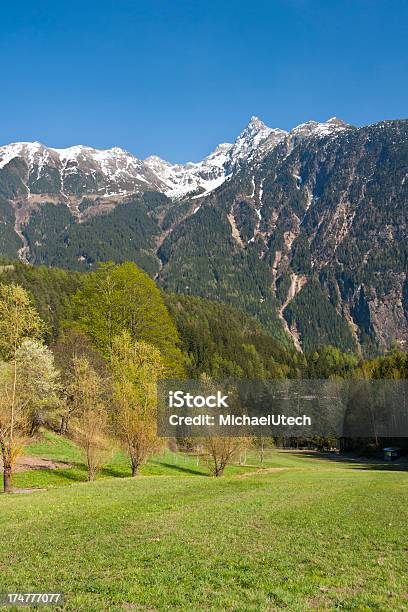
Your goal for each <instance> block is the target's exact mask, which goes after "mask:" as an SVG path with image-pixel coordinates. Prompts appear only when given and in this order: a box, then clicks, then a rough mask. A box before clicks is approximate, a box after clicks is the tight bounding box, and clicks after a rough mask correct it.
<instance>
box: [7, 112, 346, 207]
mask: <svg viewBox="0 0 408 612" xmlns="http://www.w3.org/2000/svg"><path fill="white" fill-rule="evenodd" d="M347 127H348V126H347V125H346V124H345V123H343V122H342V121H340V120H338V119H336V118H332V119H329V120H328V121H326V122H324V123H318V122H316V121H309V122H307V123H304V124H302V125H299V126H297V127H296V128H294V129H293V130H292V131H291V132H289V133H288V132H286V131H284V130H281V129H273V128H269V127H267V126H266V125H265V124H264V123H263V122H262V121H261V120H260V119H258V118H257V117H252V118H251V120H250V122H249V124H248V125H247V127H246V128H245V129H244V130H243V131H242V132H241V133H240V134H239V136H238V138H237V139H236V140H235V142H234V143H222V144H220V145H218V146H217V147H216V148H215V150H214V151H213V152H212V153H210V154H209V155H208V156H207V157H205V158H204V159H203V160H202V161H200V162H189V163H186V164H171V163H170V162H168V161H165V160H163V159H160V158H159V157H157V156H154V155H153V156H150V157H148V158H147V159H145V160H144V161H143V160H140V159H138V158H137V157H135V156H134V155H132V154H131V153H129V152H127V151H125V150H123V149H121V148H118V147H114V148H112V149H107V150H98V149H94V148H92V147H88V146H83V145H76V146H73V147H69V148H66V149H55V148H52V147H47V146H45V145H43V144H41V143H39V142H32V143H31V142H18V143H12V144H9V145H6V146H3V147H0V176H1V174H3V175H4V172H8V171H9V170H12V171H13V175H14V179H15V180H13V181H12V184H11V185H10V184H8V185H7V188H6V189H5V190H4V185H3V192H2V191H0V195H1V194H2V195H4V196H5V197H7V198H8V199H15V198H22V197H26V198H32V197H34V196H37V197H36V198H35V199H36V201H37V200H38V196H45V195H46V196H53V197H56V198H60V199H61V200H62V201H65V202H66V203H67V204H68V206H70V207H71V208H72V210H73V211H77V204H78V199H79V200H80V199H81V198H82V197H84V196H87V197H92V198H120V197H125V196H128V195H129V194H133V193H143V192H145V191H149V190H150V191H160V192H162V193H165V194H166V196H168V197H170V198H172V199H178V198H181V197H185V196H186V195H188V194H193V192H196V193H197V197H199V196H200V197H201V196H203V195H206V194H207V193H210V192H211V191H213V190H214V189H216V188H217V187H219V186H220V185H221V184H222V183H223V182H224V181H225V180H226V179H227V178H229V177H231V176H232V175H233V174H234V173H236V172H237V171H238V170H240V169H241V168H242V167H243V166H244V165H245V164H246V163H248V162H254V161H256V160H260V159H262V158H263V157H264V156H265V155H266V154H267V153H269V152H270V151H271V150H273V149H274V148H275V147H276V146H277V145H278V144H279V143H280V142H282V141H283V140H285V139H288V140H296V139H299V138H310V137H324V136H330V135H334V134H336V133H337V132H339V131H341V130H344V129H345V128H347ZM1 189H2V186H1V185H0V190H1Z"/></svg>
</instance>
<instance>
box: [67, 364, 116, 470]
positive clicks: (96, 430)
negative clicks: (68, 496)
mask: <svg viewBox="0 0 408 612" xmlns="http://www.w3.org/2000/svg"><path fill="white" fill-rule="evenodd" d="M69 393H70V396H71V398H72V405H73V414H74V415H75V417H74V427H73V431H72V436H73V438H74V439H75V441H76V442H77V444H78V445H79V446H80V447H81V448H82V450H83V453H84V456H85V461H86V465H87V468H88V480H94V478H95V476H96V473H97V471H98V469H99V468H100V467H101V465H102V464H103V463H104V461H105V460H106V459H107V457H108V455H109V442H108V413H107V407H106V403H105V401H104V386H103V381H102V379H101V377H100V376H99V375H98V374H97V373H96V372H95V370H94V369H93V368H92V366H91V365H90V363H89V361H88V359H87V358H86V357H74V360H73V373H72V381H71V384H70V385H69Z"/></svg>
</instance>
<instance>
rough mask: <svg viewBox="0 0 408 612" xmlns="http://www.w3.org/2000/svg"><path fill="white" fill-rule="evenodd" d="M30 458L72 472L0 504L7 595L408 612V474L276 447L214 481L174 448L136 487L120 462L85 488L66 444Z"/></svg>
mask: <svg viewBox="0 0 408 612" xmlns="http://www.w3.org/2000/svg"><path fill="white" fill-rule="evenodd" d="M26 453H27V455H30V456H31V457H41V458H44V459H52V460H54V461H59V462H67V463H68V464H69V465H68V466H66V467H63V468H59V469H49V470H39V469H38V470H30V471H25V472H18V473H16V474H15V476H14V482H13V484H14V486H15V487H18V488H39V489H42V490H39V491H35V492H32V493H26V494H16V493H13V494H9V495H1V496H0V521H1V525H2V540H1V544H0V591H17V590H22V591H25V592H33V591H37V592H38V591H55V590H61V591H63V592H64V593H65V604H64V609H66V610H86V611H92V610H197V611H198V610H243V611H244V610H245V611H247V610H268V611H269V610H277V609H287V610H299V611H301V610H308V609H316V610H337V609H342V610H361V611H363V610H364V611H366V610H381V611H382V610H406V609H407V608H408V581H407V561H408V558H407V557H408V554H407V553H408V507H407V503H406V502H407V499H408V473H407V472H406V471H403V470H401V471H399V470H394V469H389V466H387V465H384V464H381V463H373V464H370V463H358V462H356V461H351V462H344V461H336V460H333V459H330V458H328V459H324V458H321V457H320V458H319V457H318V456H314V455H308V454H307V453H300V452H299V453H298V452H282V451H278V450H272V451H270V452H268V457H267V460H266V461H265V462H264V464H263V467H262V468H261V467H260V465H259V460H258V457H257V455H256V454H255V453H252V454H248V456H247V457H246V463H247V465H242V466H240V465H234V466H230V467H229V468H228V469H227V470H226V474H225V476H224V477H222V478H212V477H209V476H208V475H207V470H206V466H205V463H203V462H202V461H201V460H197V458H196V457H194V456H187V455H183V454H181V453H178V454H176V453H171V452H170V451H166V452H165V453H163V454H161V455H157V456H155V457H153V458H152V459H151V460H150V461H149V462H148V463H147V464H146V465H145V466H144V468H143V469H142V473H141V475H140V476H138V477H136V478H131V477H129V474H130V470H129V468H128V466H127V463H126V461H125V459H124V457H123V456H122V455H121V454H120V453H117V454H116V455H114V456H113V457H112V458H111V460H110V462H109V463H108V464H107V465H106V466H105V468H104V469H103V470H102V472H101V473H100V475H99V477H98V479H97V480H96V481H94V482H92V483H88V482H85V479H86V470H85V466H84V465H83V464H82V458H81V454H80V452H79V450H78V449H77V448H76V447H75V445H73V444H72V443H70V442H69V441H67V440H66V439H64V438H60V437H59V436H56V435H52V434H50V433H47V434H44V435H43V436H42V438H41V439H39V440H37V441H36V442H35V443H33V444H31V445H30V446H29V447H28V448H27V451H26ZM26 609H27V608H26Z"/></svg>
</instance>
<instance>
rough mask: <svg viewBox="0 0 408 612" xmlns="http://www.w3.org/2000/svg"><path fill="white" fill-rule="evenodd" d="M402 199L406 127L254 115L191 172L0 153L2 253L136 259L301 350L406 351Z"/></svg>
mask: <svg viewBox="0 0 408 612" xmlns="http://www.w3.org/2000/svg"><path fill="white" fill-rule="evenodd" d="M407 202H408V121H385V122H380V123H378V124H375V125H372V126H367V127H363V128H358V129H357V128H355V127H352V126H350V125H347V124H346V123H344V122H342V121H341V120H339V119H336V118H332V119H329V120H328V121H326V122H323V123H318V122H316V121H309V122H307V123H304V124H302V125H300V126H297V127H296V128H294V129H293V130H291V131H290V132H285V131H283V130H278V129H271V128H268V127H267V126H266V125H265V124H264V123H262V121H260V120H259V119H257V118H256V117H253V118H252V119H251V121H250V123H249V124H248V126H247V127H246V128H245V130H244V131H243V132H242V133H241V134H240V135H239V136H238V138H237V140H236V141H235V143H233V144H221V145H219V146H218V147H217V148H216V149H215V150H214V152H213V153H211V154H210V155H209V156H208V157H206V158H205V159H204V160H203V161H202V162H199V163H188V164H170V163H169V162H166V161H163V160H161V159H160V158H158V157H154V156H153V157H150V158H147V159H146V160H144V161H141V160H138V159H137V158H135V157H134V156H133V155H131V154H130V153H127V152H126V151H123V150H122V149H118V148H114V149H110V150H108V151H98V150H95V149H91V148H89V147H83V146H77V147H71V148H69V149H63V150H58V149H52V148H47V147H44V146H43V145H40V144H39V143H16V144H12V145H7V146H5V147H2V148H0V219H1V224H0V253H3V254H6V255H9V256H15V255H16V254H17V253H18V254H19V256H20V258H21V259H22V260H23V261H29V262H32V263H45V264H47V265H62V266H67V267H73V268H79V269H86V268H89V267H91V266H93V265H94V264H95V262H96V261H101V260H104V259H105V260H106V259H113V260H118V261H121V260H123V259H133V260H135V261H137V262H138V263H139V264H140V265H142V266H143V267H144V268H145V269H147V270H148V271H149V272H150V273H151V274H152V275H154V276H156V278H157V280H158V282H159V283H161V284H162V286H164V287H167V288H169V289H171V290H174V291H178V292H184V293H193V294H198V295H203V296H207V297H210V298H214V299H221V300H223V301H226V302H231V303H234V304H235V305H237V306H239V307H240V308H243V309H245V310H247V311H248V312H250V313H251V314H253V315H255V316H256V317H258V319H259V320H260V321H261V322H262V323H263V324H264V325H265V326H266V327H267V328H269V329H270V330H271V331H272V332H273V333H275V334H276V335H277V336H279V337H280V339H282V337H285V334H286V335H287V334H289V336H291V337H292V341H293V344H294V345H295V346H296V347H297V348H299V349H300V348H301V349H303V350H307V351H310V350H314V349H315V348H317V347H318V346H319V345H321V344H327V343H331V344H334V345H337V346H339V347H341V348H343V349H353V350H354V349H358V350H363V351H364V352H366V353H367V354H371V353H374V352H376V351H378V350H379V349H381V350H382V349H384V348H386V347H388V346H389V345H390V343H391V342H392V341H393V340H397V341H398V342H399V343H400V345H401V346H402V347H403V348H404V347H405V348H406V347H407V345H408V280H407V270H408V240H407V216H408V215H407Z"/></svg>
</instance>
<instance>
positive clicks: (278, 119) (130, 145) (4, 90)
mask: <svg viewBox="0 0 408 612" xmlns="http://www.w3.org/2000/svg"><path fill="white" fill-rule="evenodd" d="M1 13H2V14H1V19H0V53H1V56H0V57H1V59H2V61H1V76H2V79H1V82H2V87H1V89H0V142H1V143H2V144H3V143H7V142H12V141H18V140H39V141H41V142H44V143H45V144H48V145H50V146H55V147H63V146H69V145H72V144H78V143H80V144H89V145H92V146H95V147H102V148H107V147H111V146H121V147H124V148H126V149H128V150H130V151H132V152H133V153H134V154H135V155H137V156H138V157H145V156H147V155H150V154H153V153H154V154H158V155H160V156H161V157H164V158H165V159H169V160H170V161H174V162H176V161H187V160H188V159H192V160H198V159H200V158H201V157H203V156H204V155H205V154H207V153H209V152H210V151H211V150H212V149H213V148H214V146H215V145H216V144H217V143H218V142H222V141H230V140H232V139H234V138H235V136H236V135H237V134H238V132H239V131H240V130H241V129H242V128H243V127H244V126H245V124H246V123H247V122H248V120H249V117H250V116H251V115H258V116H259V117H261V118H262V119H263V120H264V121H265V122H266V123H267V124H268V125H270V126H271V127H282V128H285V129H290V128H291V127H293V126H294V125H296V124H298V123H301V122H303V121H306V120H308V119H310V118H314V119H317V120H323V119H326V118H328V117H330V116H333V115H336V116H339V117H341V118H343V119H345V120H346V121H348V122H350V123H354V124H356V125H362V124H366V123H373V122H375V121H378V120H380V119H383V118H387V119H393V118H404V117H408V104H407V103H408V36H407V23H408V2H407V1H406V0H384V1H383V0H342V1H337V0H267V1H256V0H252V1H240V0H236V1H230V0H218V1H213V0H202V1H201V2H187V1H181V0H168V1H161V0H157V1H154V0H147V1H144V0H141V1H128V0H110V1H108V0H98V1H93V0H82V1H81V2H78V1H77V0H70V1H66V2H56V1H55V0H53V1H52V2H48V1H47V2H44V1H41V0H37V1H33V0H30V1H25V0H22V1H20V2H14V3H7V4H6V3H3V6H2V11H1Z"/></svg>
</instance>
